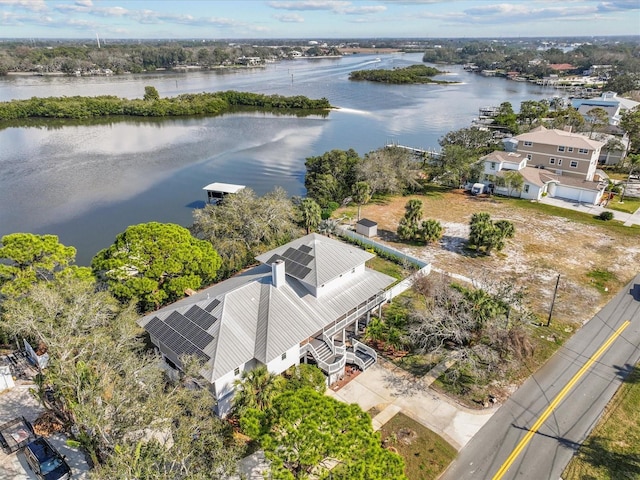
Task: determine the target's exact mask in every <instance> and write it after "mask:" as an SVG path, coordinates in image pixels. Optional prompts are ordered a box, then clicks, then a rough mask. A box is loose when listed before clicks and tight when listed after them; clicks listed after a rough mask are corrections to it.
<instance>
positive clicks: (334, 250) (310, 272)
mask: <svg viewBox="0 0 640 480" xmlns="http://www.w3.org/2000/svg"><path fill="white" fill-rule="evenodd" d="M300 254H302V255H304V257H300V256H299V255H300ZM373 257H375V255H373V254H371V253H369V252H365V251H364V250H362V249H360V248H358V247H354V246H353V245H349V244H346V243H344V242H341V241H338V240H335V239H333V238H329V237H325V236H323V235H319V234H317V233H311V234H309V235H306V236H304V237H302V238H298V239H297V240H294V241H292V242H289V243H287V244H286V245H283V246H281V247H278V248H276V249H273V250H271V251H269V252H266V253H263V254H262V255H259V256H257V257H256V260H258V261H259V262H262V263H266V264H268V265H271V264H272V263H273V262H275V261H276V260H278V259H282V260H284V261H285V272H286V274H287V276H288V277H294V278H297V279H298V280H301V281H303V282H304V283H307V284H309V285H311V286H314V287H320V286H322V285H324V284H325V283H327V282H330V281H331V280H333V279H334V278H338V277H339V276H340V275H341V274H343V273H345V272H348V271H350V270H351V269H352V268H355V267H357V266H358V265H362V264H363V263H365V262H366V261H367V260H369V259H371V258H373ZM297 258H299V259H300V260H296V259H297ZM307 260H308V261H307Z"/></svg>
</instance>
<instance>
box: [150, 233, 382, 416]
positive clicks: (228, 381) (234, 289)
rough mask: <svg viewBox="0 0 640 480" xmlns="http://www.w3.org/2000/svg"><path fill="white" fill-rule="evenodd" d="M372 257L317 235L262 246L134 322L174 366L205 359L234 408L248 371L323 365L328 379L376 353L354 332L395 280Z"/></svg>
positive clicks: (207, 375)
mask: <svg viewBox="0 0 640 480" xmlns="http://www.w3.org/2000/svg"><path fill="white" fill-rule="evenodd" d="M373 257H374V255H373V254H371V253H369V252H366V251H364V250H362V249H360V248H358V247H355V246H352V245H349V244H346V243H343V242H341V241H339V240H335V239H332V238H328V237H325V236H322V235H318V234H315V233H312V234H310V235H306V236H304V237H302V238H299V239H297V240H294V241H292V242H289V243H287V244H286V245H283V246H281V247H278V248H276V249H274V250H271V251H269V252H266V253H264V254H262V255H260V256H258V257H257V258H256V259H257V260H258V261H259V262H261V265H260V266H257V267H254V268H252V269H250V270H248V271H246V272H244V273H242V274H240V275H237V276H235V277H233V278H230V279H229V280H226V281H224V282H221V283H218V284H216V285H214V286H212V287H210V288H207V289H205V290H203V291H201V292H199V293H197V294H195V295H192V296H190V297H187V298H184V299H182V300H180V301H178V302H176V303H174V304H172V305H169V306H167V307H165V308H163V309H161V310H158V311H156V312H153V313H150V314H148V315H146V316H145V317H143V318H141V319H140V320H139V321H138V324H139V325H140V326H142V327H143V328H144V329H145V330H146V331H147V332H148V333H149V335H150V337H151V341H152V342H153V344H154V345H156V346H157V348H158V349H159V351H160V352H161V353H162V355H163V357H164V358H165V360H166V361H167V363H168V364H169V365H170V366H174V367H176V368H177V369H180V368H181V367H182V359H183V356H184V355H193V356H196V357H198V358H199V359H200V360H201V361H202V364H203V366H202V369H201V370H200V374H201V375H202V377H203V378H204V379H205V380H206V381H207V383H208V384H209V385H210V389H211V392H212V393H213V395H214V396H215V398H216V400H217V407H216V409H217V413H218V414H219V415H221V416H224V415H226V414H227V413H228V412H229V410H230V408H231V406H232V399H233V393H234V388H235V387H234V382H235V380H237V379H239V378H240V375H241V373H242V372H243V371H246V370H251V369H253V368H256V367H257V366H259V365H266V366H267V368H268V370H269V371H270V372H272V373H281V372H284V371H285V370H286V369H287V368H289V367H291V366H293V365H297V364H299V363H300V362H301V361H303V362H313V363H315V364H317V365H318V366H319V367H320V368H321V369H322V370H323V371H324V372H325V373H326V374H327V376H328V381H329V383H333V382H335V381H336V380H338V379H339V378H340V377H341V376H342V375H343V374H344V369H345V366H346V364H347V363H350V364H354V365H356V366H358V367H359V368H361V369H363V370H364V369H365V368H367V367H368V366H369V365H371V364H372V363H373V362H375V360H376V353H375V351H373V350H372V349H370V348H369V347H367V346H366V345H363V344H362V343H360V342H358V341H357V340H356V339H355V338H354V337H355V336H356V334H357V333H358V332H359V331H360V330H361V329H362V328H363V327H364V326H365V325H366V323H367V322H368V321H369V318H370V313H371V312H372V311H373V310H374V309H376V308H379V307H380V306H381V305H382V304H383V303H384V302H385V301H386V300H387V298H388V297H387V292H386V291H385V289H386V288H387V287H388V286H390V285H391V284H392V283H394V282H395V279H394V278H392V277H390V276H388V275H384V274H382V273H379V272H376V271H374V270H371V269H369V268H367V267H366V266H365V263H366V261H367V260H369V259H371V258H373Z"/></svg>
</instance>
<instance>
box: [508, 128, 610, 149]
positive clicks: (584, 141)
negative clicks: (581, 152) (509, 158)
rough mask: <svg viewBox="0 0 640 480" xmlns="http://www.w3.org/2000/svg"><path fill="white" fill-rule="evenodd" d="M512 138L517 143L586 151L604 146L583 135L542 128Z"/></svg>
mask: <svg viewBox="0 0 640 480" xmlns="http://www.w3.org/2000/svg"><path fill="white" fill-rule="evenodd" d="M513 138H515V139H516V140H518V141H527V142H533V143H542V144H544V145H564V146H565V147H574V148H586V149H588V150H597V149H599V148H602V146H604V143H602V142H598V141H597V140H591V139H589V138H587V137H585V136H584V135H580V134H577V133H571V132H566V131H564V130H556V129H553V130H548V129H546V128H545V127H542V126H540V127H536V128H534V129H533V130H531V131H530V132H528V133H523V134H521V135H518V136H516V137H513Z"/></svg>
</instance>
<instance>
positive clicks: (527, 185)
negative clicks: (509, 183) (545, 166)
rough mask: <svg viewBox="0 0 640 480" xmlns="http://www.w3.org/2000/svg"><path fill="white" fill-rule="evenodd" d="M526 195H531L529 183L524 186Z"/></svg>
mask: <svg viewBox="0 0 640 480" xmlns="http://www.w3.org/2000/svg"><path fill="white" fill-rule="evenodd" d="M524 193H529V184H528V183H525V184H524Z"/></svg>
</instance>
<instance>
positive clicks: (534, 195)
mask: <svg viewBox="0 0 640 480" xmlns="http://www.w3.org/2000/svg"><path fill="white" fill-rule="evenodd" d="M525 185H529V191H528V192H525V188H524V187H523V188H522V192H521V193H520V198H524V199H527V200H540V197H541V196H542V188H541V187H538V186H537V185H533V184H532V183H525Z"/></svg>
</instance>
